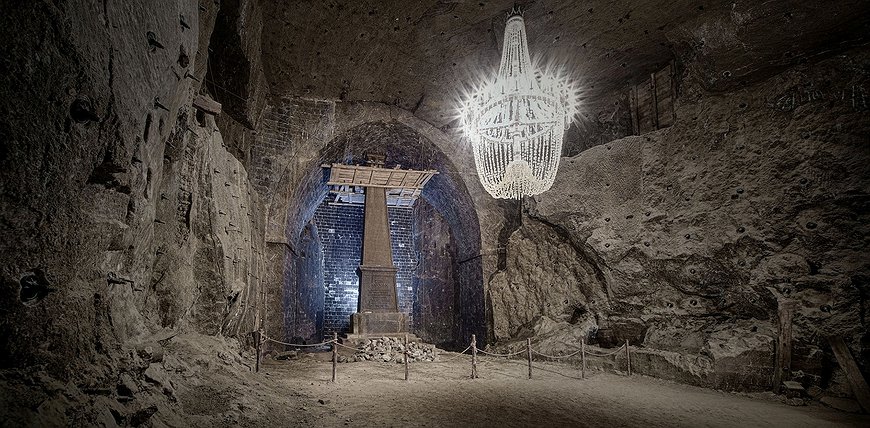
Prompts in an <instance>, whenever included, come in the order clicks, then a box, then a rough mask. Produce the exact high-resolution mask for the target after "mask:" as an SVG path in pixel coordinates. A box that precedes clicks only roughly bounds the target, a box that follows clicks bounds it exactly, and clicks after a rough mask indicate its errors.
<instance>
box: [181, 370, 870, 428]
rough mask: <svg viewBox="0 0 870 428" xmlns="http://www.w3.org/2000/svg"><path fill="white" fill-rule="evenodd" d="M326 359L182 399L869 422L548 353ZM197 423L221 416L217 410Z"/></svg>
mask: <svg viewBox="0 0 870 428" xmlns="http://www.w3.org/2000/svg"><path fill="white" fill-rule="evenodd" d="M327 358H328V355H327V354H318V355H312V356H307V357H305V358H301V359H299V360H294V361H267V362H264V365H263V369H262V371H261V372H260V374H259V375H257V374H253V373H251V374H250V377H249V376H244V378H246V379H245V380H243V384H244V386H241V388H240V389H238V390H236V392H235V393H233V392H227V391H223V392H222V391H219V390H214V391H212V390H210V389H209V388H210V387H209V386H207V385H203V387H202V388H195V389H191V390H189V391H187V392H185V393H182V394H181V395H180V400H181V404H182V405H183V406H185V410H186V412H190V413H196V414H200V415H205V414H208V409H209V408H211V407H214V408H216V409H217V408H222V407H223V406H224V404H225V403H224V402H226V403H233V404H232V405H234V406H237V407H238V409H239V412H237V413H234V415H235V416H232V417H226V418H224V420H223V422H224V423H226V424H227V425H236V424H241V425H250V426H260V425H264V424H269V425H272V426H288V425H305V426H336V425H349V426H430V427H435V426H437V427H442V426H471V425H473V426H499V427H505V426H507V427H511V426H686V427H698V426H723V427H725V426H727V427H737V426H740V427H745V426H788V427H818V426H870V417H868V416H860V415H850V414H846V413H842V412H838V411H835V410H832V409H829V408H826V407H823V406H819V405H810V406H804V407H793V406H788V405H785V404H782V403H779V402H776V401H773V400H770V399H766V398H765V397H764V396H756V397H748V396H743V395H737V394H729V393H723V392H717V391H711V390H707V389H702V388H695V387H690V386H685V385H679V384H675V383H670V382H666V381H660V380H657V379H652V378H647V377H643V376H632V377H626V376H620V375H617V374H609V373H602V372H593V373H591V374H589V376H587V379H585V380H581V379H579V378H580V372H579V370H576V369H575V368H573V367H570V366H565V365H561V364H555V363H553V364H550V363H543V362H535V363H534V365H535V367H536V369H535V370H534V378H533V379H532V380H529V379H527V367H526V365H525V362H523V361H505V360H497V359H492V358H486V359H482V362H481V364H480V368H479V370H480V376H481V378H480V379H476V380H470V379H469V378H468V375H469V372H470V365H469V363H468V360H467V359H464V358H465V357H461V358H460V359H459V360H455V361H453V362H446V363H416V364H412V366H411V380H410V381H408V382H405V381H403V375H404V369H403V366H402V365H400V364H390V363H369V362H366V363H348V364H339V365H338V379H337V382H336V383H331V382H329V379H330V374H331V364H330V363H329V362H328V361H326V359H327ZM226 381H227V382H228V383H229V382H230V381H231V379H226ZM251 382H253V383H251ZM220 383H222V382H218V383H217V384H220ZM213 385H214V384H213ZM194 403H196V404H194ZM190 405H195V406H200V407H203V408H191V406H190ZM214 416H216V415H214ZM188 422H191V423H194V424H197V425H201V426H209V427H210V428H213V427H215V426H216V425H221V424H220V423H216V422H218V421H216V420H215V418H213V417H209V418H207V417H203V419H201V420H199V421H197V419H196V417H193V419H192V420H189V421H188Z"/></svg>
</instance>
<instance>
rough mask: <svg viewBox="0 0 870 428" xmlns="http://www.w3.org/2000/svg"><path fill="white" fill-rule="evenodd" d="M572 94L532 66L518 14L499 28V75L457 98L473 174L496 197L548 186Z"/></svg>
mask: <svg viewBox="0 0 870 428" xmlns="http://www.w3.org/2000/svg"><path fill="white" fill-rule="evenodd" d="M576 111H577V95H576V92H575V90H574V89H573V88H572V86H571V84H570V83H569V82H568V80H567V79H565V78H564V77H563V76H560V75H559V73H556V72H553V71H548V70H537V69H535V68H534V67H533V64H532V61H531V59H530V56H529V49H528V42H527V40H526V26H525V22H524V21H523V18H522V16H520V15H519V14H514V15H513V16H511V17H510V18H509V19H508V21H507V24H506V26H505V30H504V47H503V48H502V56H501V65H500V67H499V71H498V75H497V76H495V77H494V78H492V79H490V80H488V81H486V82H484V84H483V85H481V86H480V87H479V88H478V89H477V90H475V91H473V92H472V93H471V94H470V95H469V96H468V97H466V99H465V100H464V101H463V103H462V107H461V110H460V114H461V120H462V129H463V132H464V134H465V135H466V137H467V138H468V140H469V141H470V142H471V145H472V148H473V151H474V163H475V165H476V166H477V175H478V177H479V178H480V182H481V184H483V187H484V189H486V191H487V192H489V194H490V195H492V196H493V197H495V198H502V199H520V198H522V197H523V196H531V195H537V194H539V193H541V192H544V191H546V190H547V189H549V188H550V187H552V186H553V181H554V180H555V179H556V171H557V170H558V168H559V158H560V156H561V154H562V139H563V137H564V134H565V130H566V129H567V127H568V125H569V124H570V123H571V120H572V119H573V117H574V114H575V113H576Z"/></svg>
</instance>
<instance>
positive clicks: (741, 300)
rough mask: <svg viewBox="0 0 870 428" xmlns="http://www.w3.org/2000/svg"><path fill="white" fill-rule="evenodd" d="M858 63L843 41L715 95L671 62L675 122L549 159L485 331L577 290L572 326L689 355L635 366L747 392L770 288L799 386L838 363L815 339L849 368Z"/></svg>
mask: <svg viewBox="0 0 870 428" xmlns="http://www.w3.org/2000/svg"><path fill="white" fill-rule="evenodd" d="M868 60H870V55H868V52H867V50H866V49H859V50H853V51H850V52H849V53H848V54H844V55H841V56H837V57H835V58H832V59H829V60H827V61H824V62H822V63H819V64H818V65H813V66H809V65H808V66H801V67H797V68H795V69H793V70H791V71H789V72H786V73H783V74H780V75H778V76H775V77H772V78H770V79H769V80H767V81H764V82H762V83H759V84H758V85H754V86H750V87H747V88H746V89H741V90H736V91H732V92H730V93H728V94H713V93H710V92H707V91H706V90H705V89H703V88H702V87H699V86H693V85H695V84H696V82H697V81H696V80H695V79H694V76H692V75H689V76H688V77H687V78H686V80H685V87H684V95H683V98H682V100H681V102H680V104H679V106H678V110H677V117H678V120H677V124H675V125H674V126H672V127H671V128H669V129H665V130H661V131H657V132H654V133H650V134H646V135H644V136H636V137H627V138H624V139H621V140H616V141H613V142H610V143H608V144H605V145H603V146H597V147H594V148H592V149H589V150H587V151H585V152H583V153H581V154H580V155H578V156H575V157H573V158H568V159H563V162H562V166H561V169H560V172H559V175H558V177H557V180H556V183H555V185H554V190H551V191H550V192H548V193H545V194H543V195H540V196H538V197H535V198H533V199H532V200H530V201H527V203H526V204H525V213H524V214H523V217H522V226H521V227H520V228H519V229H518V230H517V231H516V232H514V233H513V234H512V236H511V238H510V240H509V244H508V249H507V254H508V257H507V259H508V263H507V268H506V270H505V271H504V273H503V274H502V273H498V274H496V275H495V276H494V277H493V278H492V280H490V282H489V292H490V294H491V296H492V297H491V299H492V302H493V303H492V304H493V306H492V307H493V324H492V328H493V333H494V335H495V336H496V337H497V338H504V337H506V336H509V337H511V338H516V337H521V336H522V334H520V333H519V331H520V330H518V329H519V328H520V327H521V326H524V325H525V326H529V325H531V324H530V322H531V321H533V320H534V319H535V317H536V316H541V315H543V316H548V317H552V318H554V319H559V320H569V318H571V315H570V314H571V307H572V306H575V305H577V304H578V302H579V303H580V304H581V305H582V306H586V305H587V303H586V302H588V301H593V300H594V301H595V302H596V304H595V305H591V304H588V306H589V308H587V309H586V310H589V311H590V312H592V314H590V315H588V316H589V317H594V319H595V324H596V326H597V331H596V332H594V333H592V334H589V335H588V336H587V340H589V341H591V342H592V343H601V344H602V345H603V346H607V347H611V346H618V345H619V344H620V343H622V342H624V341H625V340H626V339H629V340H630V341H631V342H632V344H635V345H642V346H643V347H645V348H649V349H651V350H662V351H668V352H675V353H679V354H680V359H681V360H685V358H689V359H690V360H691V359H695V361H697V364H698V366H697V367H696V368H692V367H688V366H686V365H685V364H684V363H679V364H674V363H668V364H669V365H670V367H667V365H668V364H665V365H662V364H664V363H655V364H656V365H658V366H657V367H653V366H648V367H647V366H646V364H653V361H652V360H650V361H649V363H647V362H643V361H642V362H639V364H638V370H639V371H640V372H644V371H645V370H649V371H650V373H651V374H654V375H659V376H663V377H669V376H676V377H679V378H681V379H680V380H683V381H690V382H692V383H697V384H700V385H709V386H715V387H722V388H730V389H743V388H745V389H764V388H769V387H770V386H771V384H770V382H771V377H770V376H771V375H772V370H773V368H772V367H773V357H774V343H775V338H776V334H777V333H776V331H777V330H776V329H777V327H776V320H777V318H776V317H777V301H778V299H791V300H795V301H797V302H798V309H797V311H796V313H795V318H794V333H793V334H794V341H795V345H794V347H795V348H794V352H793V355H794V356H793V361H794V363H793V366H792V368H793V369H795V370H801V371H802V373H803V376H804V377H805V379H804V381H805V382H807V383H808V384H821V385H823V386H828V385H829V382H830V381H831V376H830V370H832V369H833V370H834V371H835V372H836V371H838V369H837V368H836V365H833V366H832V362H831V359H830V355H829V353H830V350H829V349H828V348H827V345H826V341H825V339H824V338H825V337H826V336H828V335H835V334H836V335H843V336H844V337H845V338H846V340H847V343H849V344H850V346H851V347H852V352H853V354H854V355H855V356H856V358H857V359H858V361H859V364H861V365H862V366H865V367H866V365H867V361H868V360H867V355H868V349H867V347H866V337H867V325H866V323H865V319H866V317H867V312H866V311H867V306H866V305H865V304H864V301H865V300H866V293H865V291H864V288H866V285H867V278H868V277H870V271H868V265H867V263H866V257H865V256H866V236H867V235H868V229H867V224H868V223H867V218H866V216H867V213H868V210H867V192H868V189H870V182H868V177H870V170H868V165H870V152H868V151H867V148H866V144H867V140H866V135H867V133H868V130H870V121H868V119H867V117H868V116H867V114H868V113H867V112H868V108H870V106H868V104H867V102H866V95H865V91H866V89H865V88H866V87H867V83H868V78H870V76H868V74H867V72H866V70H867V64H868ZM832 75H833V76H837V80H836V81H831V80H830V76H832ZM529 237H534V238H532V239H529ZM542 260H546V261H547V262H546V263H544V262H542ZM596 273H597V274H596ZM506 278H507V279H506ZM574 284H577V285H574ZM554 287H555V289H554ZM560 299H564V300H562V301H559V300H560ZM578 319H582V318H578ZM565 328H572V327H571V326H567V325H566V326H565ZM657 355H658V354H657ZM644 358H646V357H644ZM650 358H652V357H650ZM656 358H659V357H656ZM665 359H666V360H667V358H665ZM702 360H703V362H702ZM692 364H696V363H690V365H692ZM673 371H677V372H688V373H689V374H691V375H690V376H684V375H683V374H673V373H671V374H667V373H668V372H673Z"/></svg>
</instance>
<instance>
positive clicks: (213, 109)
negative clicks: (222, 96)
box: [193, 95, 221, 116]
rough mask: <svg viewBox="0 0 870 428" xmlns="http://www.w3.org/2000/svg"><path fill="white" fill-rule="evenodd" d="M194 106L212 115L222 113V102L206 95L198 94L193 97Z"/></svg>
mask: <svg viewBox="0 0 870 428" xmlns="http://www.w3.org/2000/svg"><path fill="white" fill-rule="evenodd" d="M193 107H195V108H196V109H197V110H202V111H204V112H206V113H208V114H211V115H215V116H217V115H219V114H221V103H219V102H217V101H215V100H213V99H211V98H209V97H207V96H205V95H197V97H196V98H194V99H193Z"/></svg>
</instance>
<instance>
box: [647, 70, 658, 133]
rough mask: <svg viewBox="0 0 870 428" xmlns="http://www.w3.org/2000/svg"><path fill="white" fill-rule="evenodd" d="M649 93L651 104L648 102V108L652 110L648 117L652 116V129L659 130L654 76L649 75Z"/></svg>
mask: <svg viewBox="0 0 870 428" xmlns="http://www.w3.org/2000/svg"><path fill="white" fill-rule="evenodd" d="M649 85H650V86H649V93H650V97H651V98H652V102H650V106H651V107H652V109H651V110H650V116H652V121H653V129H659V108H658V107H659V100H658V96H657V94H656V74H655V73H653V74H650V77H649Z"/></svg>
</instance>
